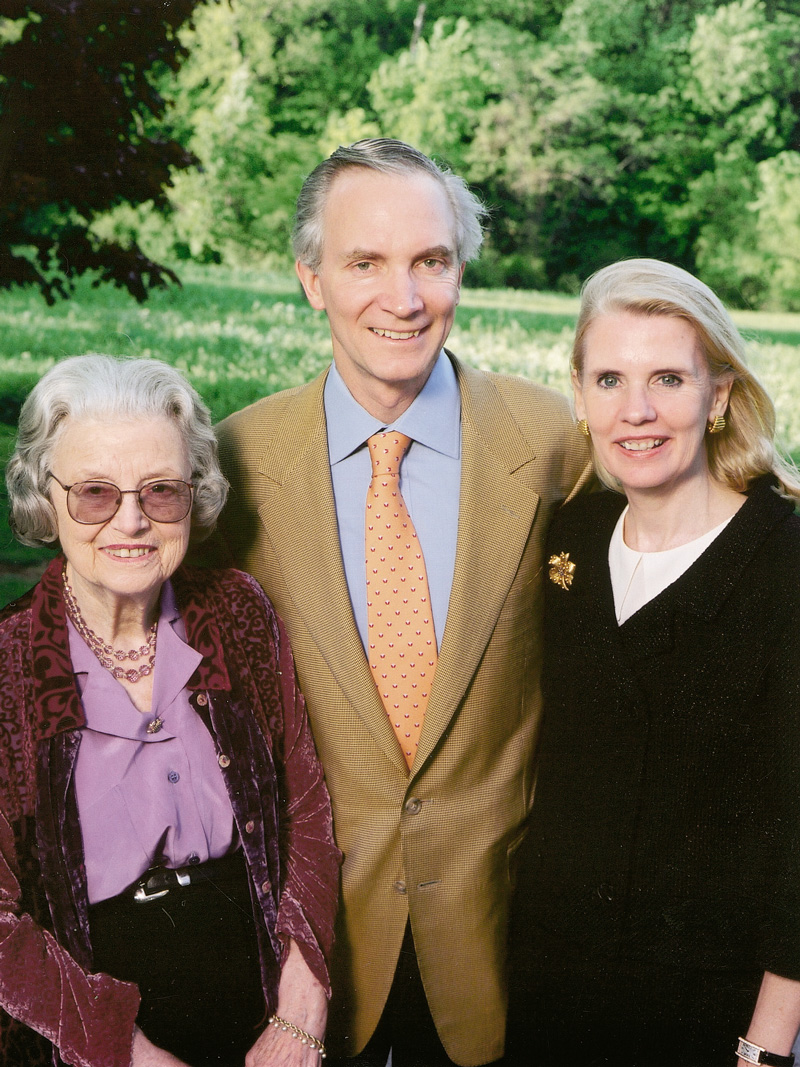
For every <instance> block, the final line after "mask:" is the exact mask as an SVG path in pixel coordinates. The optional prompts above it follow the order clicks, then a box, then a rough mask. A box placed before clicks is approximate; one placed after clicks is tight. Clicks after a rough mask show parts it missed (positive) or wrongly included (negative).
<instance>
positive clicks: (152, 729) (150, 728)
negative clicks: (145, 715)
mask: <svg viewBox="0 0 800 1067" xmlns="http://www.w3.org/2000/svg"><path fill="white" fill-rule="evenodd" d="M163 725H164V720H163V719H161V718H157V719H153V720H152V721H151V722H149V723H148V724H147V732H148V733H149V734H157V733H158V731H159V730H160V729H161V727H162V726H163Z"/></svg>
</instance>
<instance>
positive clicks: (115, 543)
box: [50, 418, 191, 602]
mask: <svg viewBox="0 0 800 1067" xmlns="http://www.w3.org/2000/svg"><path fill="white" fill-rule="evenodd" d="M50 470H51V471H52V473H53V474H54V475H55V477H56V478H57V479H58V481H60V482H61V483H62V484H63V485H67V486H70V485H73V484H74V483H75V482H82V481H90V480H91V481H95V480H96V481H104V482H113V483H114V484H115V485H116V486H117V487H118V488H119V489H123V490H127V489H141V488H142V486H143V485H145V484H146V483H148V482H152V481H155V480H157V479H170V480H180V481H186V482H188V481H189V480H190V478H191V467H190V464H189V454H188V451H187V448H186V444H185V442H184V440H183V437H182V436H181V433H180V431H179V429H178V427H177V426H176V424H175V423H174V422H172V421H171V420H170V419H168V418H155V419H136V420H131V421H112V420H80V421H73V420H71V419H70V420H68V421H67V423H66V424H65V426H64V428H63V430H62V432H61V435H60V437H59V439H58V441H57V444H56V446H55V448H54V450H53V454H52V456H51V460H50ZM50 499H51V500H52V501H53V505H54V507H55V509H56V514H57V516H58V539H59V541H60V543H61V548H62V550H63V552H64V555H65V556H66V558H67V561H68V563H69V569H70V578H71V582H72V585H73V589H74V591H75V594H76V596H77V597H78V600H79V602H80V599H81V592H80V590H83V592H84V594H86V593H89V594H91V595H94V596H95V597H97V596H101V597H107V596H108V595H109V594H110V595H111V596H116V597H122V598H129V597H130V598H134V599H137V600H144V601H147V600H148V599H152V598H153V597H154V596H155V595H157V593H158V590H159V589H160V588H161V585H162V584H163V582H164V581H165V580H166V579H167V578H169V576H170V575H171V574H172V573H173V572H174V571H175V569H176V568H177V567H178V565H179V564H180V562H181V560H182V559H183V557H184V555H185V554H186V549H187V547H188V544H189V530H190V525H191V518H190V515H187V516H186V518H184V519H182V520H181V521H179V522H172V523H165V522H155V521H153V520H152V519H149V518H148V517H147V516H146V515H145V514H144V512H143V511H142V509H141V507H140V505H139V501H138V498H137V496H136V494H135V493H125V495H124V496H123V497H122V503H121V504H120V507H119V510H118V511H117V512H116V514H115V515H113V516H112V517H111V518H109V519H107V520H106V521H104V522H98V523H92V524H91V525H83V524H82V523H79V522H76V521H75V519H73V518H72V516H71V515H70V514H69V511H68V509H67V493H66V492H65V491H64V489H62V488H61V486H60V485H59V484H58V482H57V481H55V480H54V479H52V478H51V479H50ZM73 510H74V509H73Z"/></svg>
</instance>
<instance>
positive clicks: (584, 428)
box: [578, 419, 592, 437]
mask: <svg viewBox="0 0 800 1067" xmlns="http://www.w3.org/2000/svg"><path fill="white" fill-rule="evenodd" d="M578 429H579V430H580V431H581V433H582V434H583V436H584V437H591V436H592V434H591V431H590V430H589V423H588V422H587V421H586V419H581V421H580V422H579V423H578Z"/></svg>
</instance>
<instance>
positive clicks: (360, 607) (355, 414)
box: [324, 352, 461, 648]
mask: <svg viewBox="0 0 800 1067" xmlns="http://www.w3.org/2000/svg"><path fill="white" fill-rule="evenodd" d="M324 402H325V419H326V422H327V429H328V455H329V458H330V464H331V479H332V481H333V497H334V501H335V503H336V518H337V521H338V523H339V542H340V544H341V548H342V561H343V563H344V573H345V578H346V579H347V588H348V591H349V593H350V602H351V604H352V606H353V616H354V617H355V621H356V626H357V627H358V632H359V634H360V635H361V641H362V643H363V644H364V647H365V648H366V644H367V574H366V563H365V550H364V521H365V520H364V514H365V511H366V504H367V489H368V488H369V483H370V478H371V476H372V463H371V461H370V456H369V449H368V448H367V440H368V438H370V437H371V436H372V435H373V434H374V433H379V432H380V431H381V430H397V431H398V432H400V433H404V434H406V436H408V437H410V438H411V444H410V445H409V447H408V451H407V452H406V454H405V456H404V457H403V462H402V463H401V464H400V492H401V493H402V494H403V500H405V502H406V507H407V508H408V511H409V514H410V515H411V519H412V521H413V523H414V527H415V528H416V531H417V536H418V538H419V542H420V544H421V545H422V554H423V557H424V559H425V568H426V570H427V574H428V587H429V589H430V594H431V605H432V607H433V625H434V628H435V630H436V643H437V645H439V646H441V643H442V634H443V633H444V626H445V621H446V619H447V608H448V605H449V603H450V589H451V587H452V585H453V568H454V567H455V560H456V541H457V539H458V504H459V495H460V491H461V394H460V391H459V388H458V381H457V379H456V374H455V371H454V370H453V366H452V364H451V363H450V360H449V359H448V358H447V356H446V355H445V354H444V352H442V353H441V354H440V356H439V358H438V360H437V361H436V363H435V365H434V368H433V370H432V371H431V374H430V377H429V378H428V380H427V382H426V383H425V385H424V387H423V389H422V391H421V392H420V394H419V396H418V397H417V398H416V399H415V400H414V402H413V403H412V404H411V406H410V407H409V408H407V409H406V410H405V411H404V412H403V414H402V415H401V416H400V417H399V418H398V419H397V421H396V422H393V423H392V424H391V425H390V426H386V425H385V424H384V423H382V422H381V421H380V420H379V419H376V418H375V417H374V416H373V415H370V413H369V412H368V411H366V410H365V409H364V408H363V407H362V406H361V405H360V404H359V403H358V401H357V400H355V399H354V398H353V396H352V394H351V393H350V390H349V389H348V388H347V386H346V385H345V384H344V382H343V381H342V378H341V375H340V374H339V372H338V371H337V370H336V367H335V366H333V367H331V370H330V373H329V374H328V378H327V381H326V382H325V393H324Z"/></svg>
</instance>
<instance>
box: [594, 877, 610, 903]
mask: <svg viewBox="0 0 800 1067" xmlns="http://www.w3.org/2000/svg"><path fill="white" fill-rule="evenodd" d="M595 893H596V894H597V896H598V897H599V899H600V900H601V901H602V902H603V904H610V903H611V901H612V900H613V899H614V887H613V885H611V884H610V883H609V882H602V883H601V884H600V885H599V886H598V887H597V889H595Z"/></svg>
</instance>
